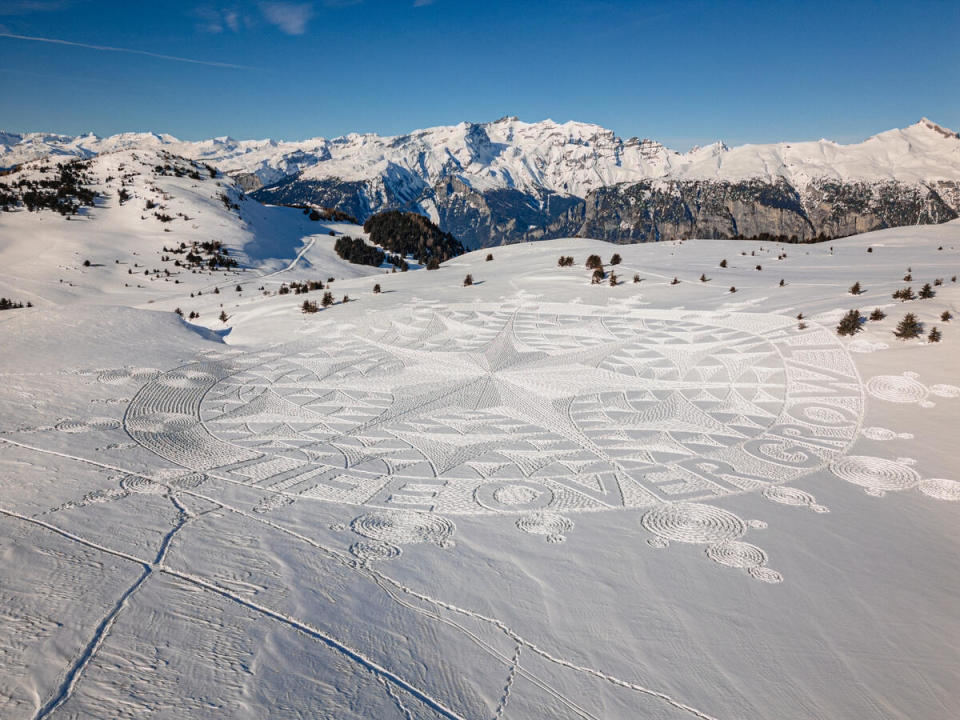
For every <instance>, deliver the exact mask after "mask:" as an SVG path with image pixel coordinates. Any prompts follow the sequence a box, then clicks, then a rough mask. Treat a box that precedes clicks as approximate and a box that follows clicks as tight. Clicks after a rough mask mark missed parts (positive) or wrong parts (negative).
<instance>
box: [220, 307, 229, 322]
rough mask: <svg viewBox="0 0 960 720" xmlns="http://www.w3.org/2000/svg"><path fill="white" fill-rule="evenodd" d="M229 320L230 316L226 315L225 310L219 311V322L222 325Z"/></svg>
mask: <svg viewBox="0 0 960 720" xmlns="http://www.w3.org/2000/svg"><path fill="white" fill-rule="evenodd" d="M229 319H230V316H229V315H227V311H226V310H221V311H220V322H222V323H224V324H225V323H226V322H227V320H229Z"/></svg>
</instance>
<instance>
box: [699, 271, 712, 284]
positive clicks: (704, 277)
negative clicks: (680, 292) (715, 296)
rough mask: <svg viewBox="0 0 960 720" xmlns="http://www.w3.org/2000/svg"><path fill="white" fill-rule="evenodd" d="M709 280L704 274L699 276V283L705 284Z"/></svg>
mask: <svg viewBox="0 0 960 720" xmlns="http://www.w3.org/2000/svg"><path fill="white" fill-rule="evenodd" d="M709 279H710V278H708V277H707V274H706V273H702V274H701V275H700V282H707V281H708V280H709Z"/></svg>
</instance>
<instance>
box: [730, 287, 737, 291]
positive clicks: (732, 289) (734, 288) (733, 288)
mask: <svg viewBox="0 0 960 720" xmlns="http://www.w3.org/2000/svg"><path fill="white" fill-rule="evenodd" d="M736 291H737V288H736V286H734V285H731V286H730V292H732V293H735V292H736Z"/></svg>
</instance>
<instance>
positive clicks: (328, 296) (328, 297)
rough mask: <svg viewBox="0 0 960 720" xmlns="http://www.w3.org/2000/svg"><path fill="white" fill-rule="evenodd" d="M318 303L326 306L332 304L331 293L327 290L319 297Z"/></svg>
mask: <svg viewBox="0 0 960 720" xmlns="http://www.w3.org/2000/svg"><path fill="white" fill-rule="evenodd" d="M320 304H321V305H323V307H325V308H327V307H330V306H331V305H333V293H332V292H330V291H329V290H327V291H326V292H325V293H324V294H323V297H322V298H321V299H320Z"/></svg>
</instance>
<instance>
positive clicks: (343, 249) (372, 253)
mask: <svg viewBox="0 0 960 720" xmlns="http://www.w3.org/2000/svg"><path fill="white" fill-rule="evenodd" d="M333 249H334V250H335V251H336V253H337V255H339V256H340V257H341V258H342V259H344V260H346V261H347V262H351V263H353V264H354V265H372V266H373V267H380V265H382V264H383V261H384V260H385V259H386V257H387V255H386V253H385V252H383V250H381V249H380V248H376V247H372V246H370V245H367V244H366V243H365V242H364V241H363V240H361V239H360V238H352V237H350V236H348V235H341V236H340V237H338V238H337V240H336V242H335V243H334V244H333Z"/></svg>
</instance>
